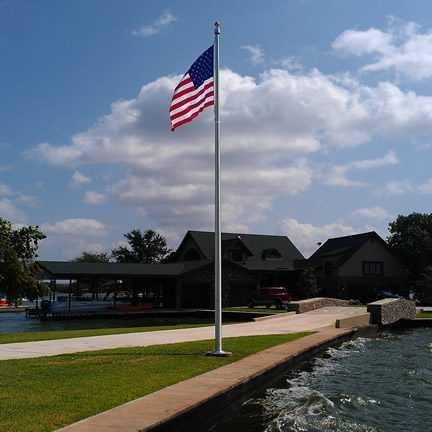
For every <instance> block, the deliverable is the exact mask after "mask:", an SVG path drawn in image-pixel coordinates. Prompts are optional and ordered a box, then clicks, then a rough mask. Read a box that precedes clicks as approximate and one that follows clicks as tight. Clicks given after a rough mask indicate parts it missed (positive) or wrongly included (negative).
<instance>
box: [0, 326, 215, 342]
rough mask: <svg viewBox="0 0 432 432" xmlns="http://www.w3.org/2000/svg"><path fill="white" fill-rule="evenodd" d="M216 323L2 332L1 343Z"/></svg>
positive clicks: (169, 328)
mask: <svg viewBox="0 0 432 432" xmlns="http://www.w3.org/2000/svg"><path fill="white" fill-rule="evenodd" d="M210 325H214V324H181V325H172V326H148V327H125V328H107V329H85V330H54V331H45V332H22V333H4V334H0V344H4V343H14V342H33V341H42V340H51V339H68V338H77V337H86V336H102V335H110V334H120V333H136V332H149V331H157V330H173V329H180V328H192V327H204V326H210Z"/></svg>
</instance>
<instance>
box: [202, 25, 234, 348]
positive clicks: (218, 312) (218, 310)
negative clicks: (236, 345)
mask: <svg viewBox="0 0 432 432" xmlns="http://www.w3.org/2000/svg"><path fill="white" fill-rule="evenodd" d="M219 26H220V24H219V22H216V23H215V29H214V34H215V42H214V107H215V108H214V111H215V350H214V351H211V352H209V353H207V355H213V356H230V355H231V353H230V352H226V351H223V350H222V270H221V263H222V256H221V243H222V242H221V222H220V146H219V139H220V118H219V36H220V27H219Z"/></svg>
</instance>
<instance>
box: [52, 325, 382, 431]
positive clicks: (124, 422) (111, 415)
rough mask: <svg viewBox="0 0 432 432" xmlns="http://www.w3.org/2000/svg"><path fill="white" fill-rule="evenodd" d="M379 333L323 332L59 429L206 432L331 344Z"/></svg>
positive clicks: (363, 330) (368, 328) (367, 329)
mask: <svg viewBox="0 0 432 432" xmlns="http://www.w3.org/2000/svg"><path fill="white" fill-rule="evenodd" d="M376 331H377V327H376V326H365V327H361V328H358V329H328V330H323V331H320V332H318V333H315V334H313V335H310V336H307V337H304V338H302V339H298V340H296V341H293V342H288V343H286V344H282V345H278V346H275V347H272V348H269V349H267V350H265V351H261V352H259V353H257V354H254V355H251V356H249V357H246V358H244V359H242V360H240V361H238V362H235V363H231V364H229V365H226V366H223V367H220V368H218V369H215V370H213V371H210V372H207V373H205V374H203V375H199V376H197V377H194V378H191V379H189V380H186V381H183V382H180V383H178V384H175V385H172V386H170V387H167V388H165V389H162V390H159V391H157V392H155V393H151V394H149V395H147V396H144V397H142V398H139V399H136V400H134V401H131V402H128V403H126V404H124V405H121V406H118V407H115V408H113V409H111V410H109V411H106V412H103V413H101V414H98V415H95V416H93V417H90V418H88V419H85V420H82V421H80V422H77V423H74V424H72V425H70V426H66V427H64V428H62V429H59V430H58V431H57V432H60V431H61V432H99V431H100V432H102V431H110V432H136V431H146V432H150V431H151V432H156V431H157V432H168V431H173V430H175V431H176V432H182V431H190V430H191V429H192V428H195V429H196V430H205V429H203V427H204V426H203V425H204V424H205V423H206V424H208V423H209V422H210V423H211V422H212V416H215V415H217V413H220V411H222V410H224V409H226V408H228V407H230V406H232V405H233V404H234V403H235V404H238V403H239V402H241V401H242V400H243V399H244V398H245V397H247V396H249V395H250V393H251V392H253V391H254V390H256V389H258V388H259V387H261V386H263V385H265V384H268V383H269V382H271V381H273V380H275V379H277V378H278V377H279V376H280V375H281V374H283V373H284V372H285V371H286V370H287V369H288V368H290V367H292V366H294V365H296V364H298V363H300V362H302V361H305V360H307V359H309V358H311V357H313V356H314V355H316V354H318V353H320V352H323V351H324V350H326V349H327V348H329V347H334V346H338V345H340V344H341V343H343V342H345V341H347V340H350V339H353V338H356V337H358V336H363V335H367V334H372V333H375V332H376Z"/></svg>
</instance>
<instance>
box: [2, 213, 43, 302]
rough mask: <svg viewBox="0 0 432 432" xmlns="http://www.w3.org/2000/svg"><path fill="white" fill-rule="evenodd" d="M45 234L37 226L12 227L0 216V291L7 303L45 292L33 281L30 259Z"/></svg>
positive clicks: (35, 255)
mask: <svg viewBox="0 0 432 432" xmlns="http://www.w3.org/2000/svg"><path fill="white" fill-rule="evenodd" d="M45 237H46V236H45V234H44V233H43V232H41V231H40V230H39V227H37V226H28V227H22V228H19V229H16V230H14V229H13V228H12V224H11V223H10V222H9V221H7V220H5V219H2V218H0V290H1V291H3V292H4V293H5V294H6V297H7V300H8V303H14V302H15V303H16V302H17V301H19V300H21V298H22V297H23V296H28V297H29V298H30V299H32V298H35V296H36V295H38V294H40V293H42V292H45V291H46V287H45V286H44V285H41V284H39V283H38V281H37V278H36V275H37V272H38V268H37V265H36V264H35V262H34V259H35V258H36V257H37V253H36V252H37V249H38V243H39V241H40V240H42V239H44V238H45Z"/></svg>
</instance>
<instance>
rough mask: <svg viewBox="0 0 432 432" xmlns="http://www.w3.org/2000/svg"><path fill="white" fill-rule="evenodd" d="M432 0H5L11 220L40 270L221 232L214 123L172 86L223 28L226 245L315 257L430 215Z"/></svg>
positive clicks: (0, 200)
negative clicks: (134, 244) (174, 111)
mask: <svg viewBox="0 0 432 432" xmlns="http://www.w3.org/2000/svg"><path fill="white" fill-rule="evenodd" d="M430 16H432V2H430V1H426V0H425V1H420V0H412V1H410V2H407V1H402V0H389V1H387V0H381V1H379V2H376V1H368V0H358V1H356V0H352V1H349V0H344V1H342V0H333V1H330V0H303V1H300V0H298V1H295V0H292V1H288V0H284V1H283V0H269V1H266V2H263V1H254V0H249V1H240V0H239V1H232V0H231V1H219V2H213V1H206V0H201V1H198V0H190V1H187V2H186V1H183V2H178V1H176V2H175V1H158V2H157V1H150V0H148V1H146V0H141V1H128V0H122V1H119V0H118V1H108V0H100V1H99V0H98V1H96V0H85V1H83V0H74V1H65V0H59V1H56V2H53V1H42V0H40V1H20V0H0V122H1V128H0V152H1V153H0V154H1V157H0V217H3V218H5V219H8V220H10V221H12V222H13V223H14V224H15V226H20V225H22V224H25V225H39V226H40V227H41V229H42V230H43V231H44V232H45V233H46V234H47V236H48V237H47V239H45V240H44V241H43V242H42V243H41V245H40V249H39V255H40V258H41V259H56V260H64V259H71V258H73V257H76V256H77V255H79V254H80V253H81V252H82V251H84V250H86V251H94V252H101V251H105V252H110V251H111V250H112V249H113V248H114V247H117V246H118V245H119V244H122V242H123V241H124V238H123V234H124V233H126V232H129V231H130V230H132V229H134V228H141V229H147V228H152V229H155V230H157V231H159V232H161V233H162V234H164V235H166V237H167V239H168V241H169V244H170V246H171V247H173V248H175V247H177V246H178V244H179V241H180V240H181V238H182V237H183V235H184V234H185V232H186V231H187V230H188V229H194V230H212V229H213V214H214V210H213V194H214V192H213V190H214V180H213V175H214V171H213V163H214V162H213V151H214V126H213V111H212V109H211V108H207V109H206V110H205V111H204V112H203V113H202V114H201V115H200V116H199V117H198V118H196V119H195V120H193V121H192V122H191V123H189V124H187V125H184V126H181V127H180V128H179V129H177V130H176V131H175V133H172V132H171V131H170V122H169V114H168V112H169V105H170V101H171V97H172V92H173V90H174V87H175V86H176V84H177V83H178V81H179V80H180V79H181V76H182V74H183V73H184V72H186V70H187V69H188V67H189V66H190V65H191V64H192V63H193V61H194V60H195V59H196V58H197V57H198V56H199V55H200V54H201V53H202V52H203V51H204V50H205V49H206V48H208V47H209V46H210V45H211V44H212V42H213V23H214V22H215V21H216V20H219V21H220V22H221V56H220V61H221V69H222V70H221V120H222V125H221V149H222V174H221V177H222V229H223V230H224V231H235V232H249V233H262V234H280V235H287V236H288V237H289V238H290V239H291V240H292V241H293V242H294V244H296V246H297V247H298V248H299V249H300V250H301V251H302V252H303V253H304V254H305V256H309V255H310V254H311V253H312V252H313V251H314V250H315V249H316V243H317V242H324V241H325V240H326V239H328V238H331V237H337V236H340V235H347V234H353V233H359V232H364V231H369V230H376V231H377V232H378V233H379V234H380V235H381V236H383V237H386V236H387V235H388V231H387V227H388V223H389V222H390V221H392V220H394V219H395V218H396V216H397V215H398V214H405V215H406V214H409V213H411V212H413V211H418V212H428V213H429V212H430V211H431V209H430V201H431V197H432V172H431V169H430V160H431V155H432V139H431V134H432V25H431V24H430Z"/></svg>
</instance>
